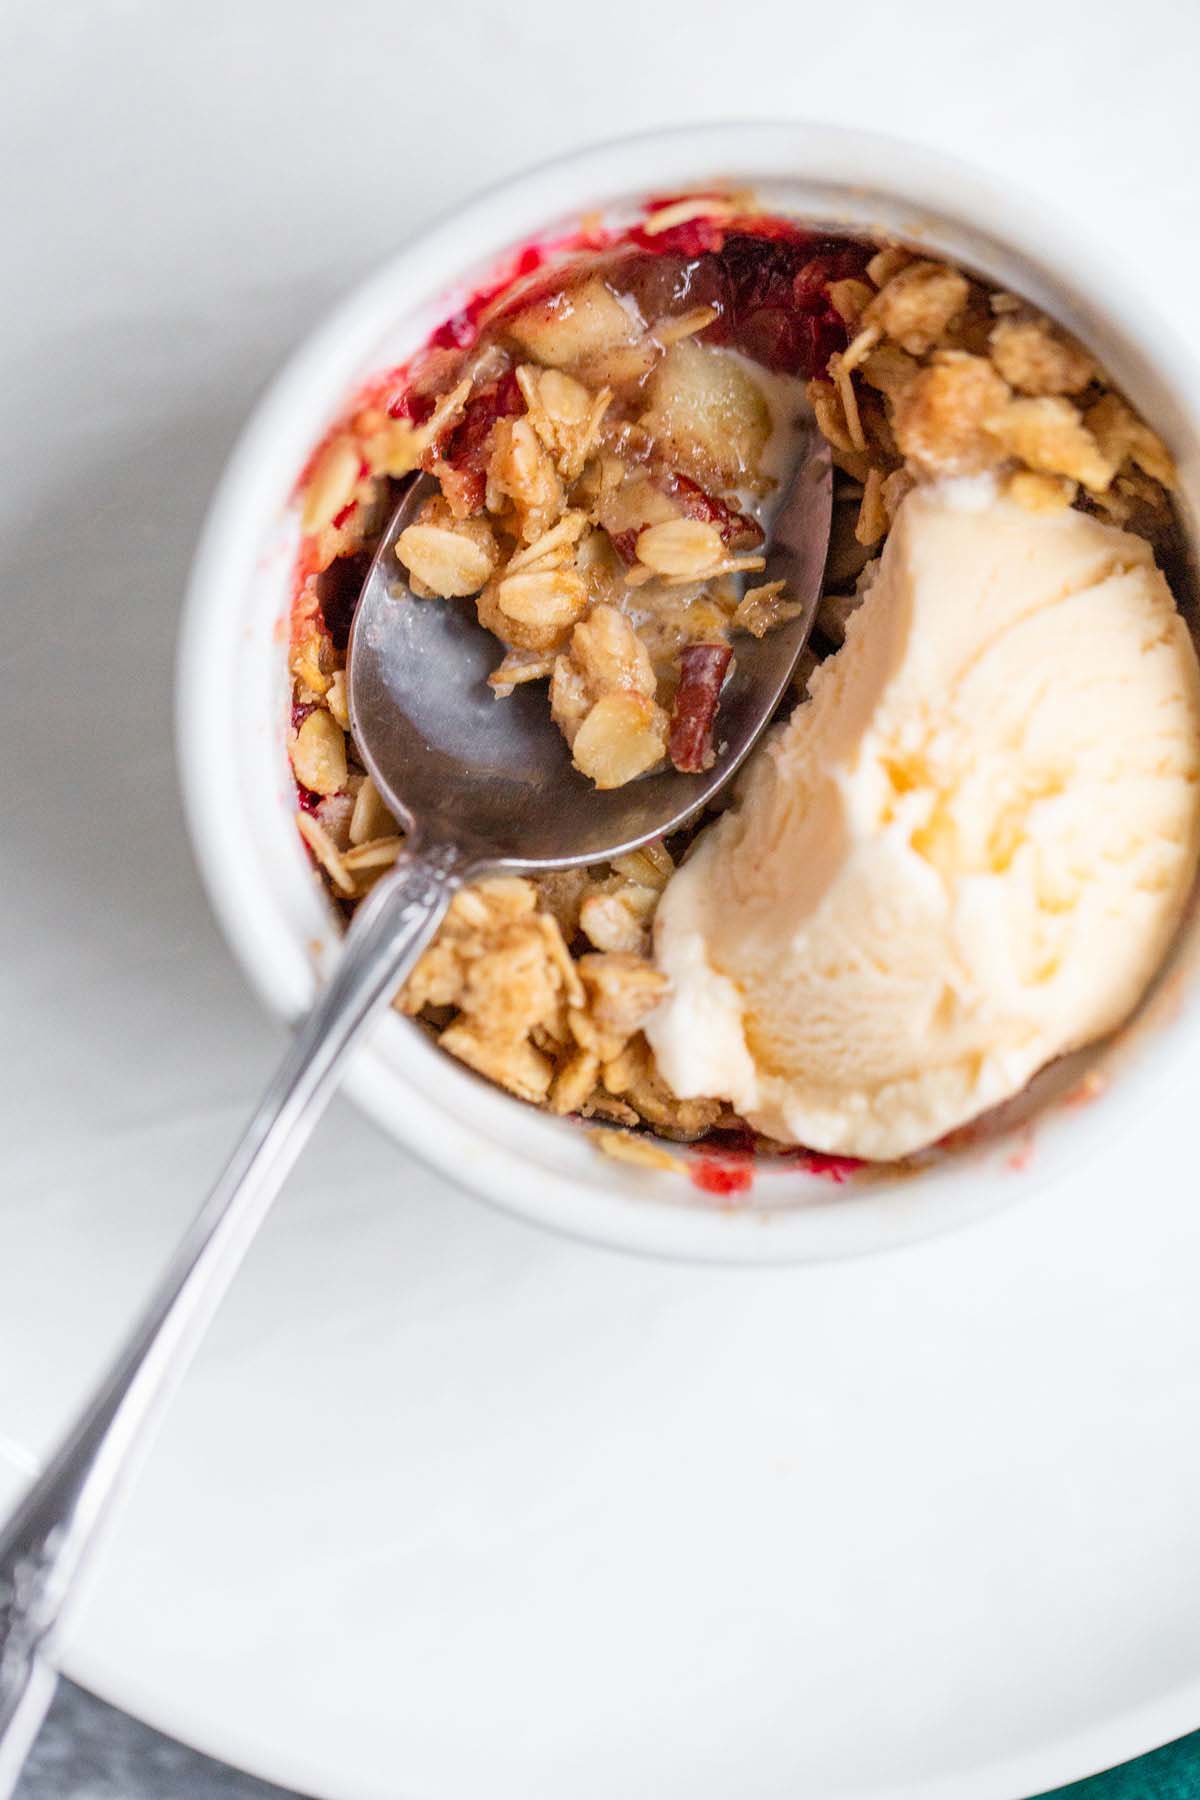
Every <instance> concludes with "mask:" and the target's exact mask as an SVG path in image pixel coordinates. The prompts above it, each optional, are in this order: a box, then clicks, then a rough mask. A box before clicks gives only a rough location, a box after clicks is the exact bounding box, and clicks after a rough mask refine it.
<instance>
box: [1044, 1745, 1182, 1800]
mask: <svg viewBox="0 0 1200 1800" xmlns="http://www.w3.org/2000/svg"><path fill="white" fill-rule="evenodd" d="M1042 1800H1200V1731H1195V1732H1193V1733H1192V1735H1191V1737H1185V1738H1180V1739H1179V1741H1178V1742H1177V1743H1174V1744H1167V1745H1166V1746H1165V1747H1164V1748H1163V1749H1162V1750H1152V1751H1151V1752H1150V1755H1149V1756H1139V1757H1138V1760H1137V1761H1136V1762H1131V1763H1125V1764H1123V1765H1122V1767H1121V1768H1119V1769H1110V1770H1109V1771H1108V1773H1107V1774H1106V1775H1093V1776H1092V1778H1091V1780H1090V1781H1073V1782H1072V1783H1071V1785H1070V1787H1065V1788H1055V1790H1054V1793H1053V1794H1052V1795H1051V1794H1044V1795H1043V1796H1042Z"/></svg>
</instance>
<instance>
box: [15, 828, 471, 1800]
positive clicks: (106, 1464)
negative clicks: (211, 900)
mask: <svg viewBox="0 0 1200 1800" xmlns="http://www.w3.org/2000/svg"><path fill="white" fill-rule="evenodd" d="M468 873H469V865H468V862H467V859H466V858H465V857H464V856H463V855H462V853H461V852H460V851H457V850H454V849H452V848H451V847H448V846H442V845H438V846H434V847H432V848H430V849H429V850H427V851H425V852H423V853H422V852H404V853H402V855H401V860H400V862H399V864H398V865H397V866H396V868H395V869H394V870H392V871H391V872H390V873H389V874H388V875H387V876H385V877H384V879H383V880H382V881H380V882H379V883H378V885H377V886H376V887H375V889H374V891H373V892H372V893H371V894H370V895H369V896H368V898H367V899H366V900H365V901H364V902H363V904H362V905H361V906H360V907H359V908H358V910H357V912H356V913H355V916H354V922H353V924H352V925H351V927H350V929H349V931H348V932H347V934H346V941H345V946H344V948H343V950H342V954H341V956H340V958H339V959H338V962H337V965H336V967H335V969H334V972H333V975H332V977H331V979H330V980H329V982H328V983H327V985H326V986H325V987H324V988H323V989H322V991H321V992H320V993H319V995H318V997H317V1000H316V1002H315V1004H314V1005H313V1007H312V1010H311V1011H310V1012H309V1014H308V1016H307V1017H306V1018H305V1019H304V1021H303V1022H302V1024H301V1025H300V1027H299V1030H298V1031H297V1033H296V1036H295V1039H294V1041H293V1043H292V1046H291V1048H290V1050H289V1051H288V1054H287V1055H286V1056H285V1058H284V1060H283V1064H282V1066H281V1068H280V1069H279V1072H278V1073H277V1075H276V1076H275V1079H274V1081H273V1082H272V1083H271V1086H270V1087H269V1088H268V1089H267V1092H266V1094H265V1095H264V1096H263V1100H262V1104H261V1105H260V1106H259V1108H258V1111H257V1112H256V1113H255V1115H254V1117H253V1118H252V1119H251V1121H250V1124H249V1126H248V1127H247V1129H246V1132H245V1134H244V1136H243V1137H242V1140H241V1142H240V1143H239V1144H238V1147H237V1149H236V1150H235V1151H234V1153H233V1156H232V1158H231V1159H230V1161H229V1163H228V1165H227V1167H226V1169H225V1172H224V1174H223V1175H222V1176H221V1178H220V1180H219V1181H218V1182H217V1185H216V1187H215V1188H214V1189H213V1191H212V1193H211V1194H210V1195H209V1198H208V1200H207V1201H206V1202H205V1204H204V1206H203V1207H202V1208H201V1210H200V1212H199V1213H198V1215H197V1216H196V1218H195V1220H194V1221H193V1223H192V1225H191V1227H190V1228H189V1230H188V1232H187V1235H186V1236H185V1237H184V1239H183V1242H182V1243H181V1244H180V1246H179V1249H178V1250H177V1251H176V1253H175V1256H174V1258H173V1260H172V1262H171V1264H170V1266H169V1268H168V1269H167V1271H166V1273H165V1275H164V1276H163V1278H162V1280H161V1282H160V1283H159V1286H158V1288H157V1289H156V1291H155V1292H154V1294H153V1297H152V1298H151V1300H150V1302H149V1304H148V1306H147V1307H146V1310H145V1312H144V1313H143V1315H142V1317H141V1319H140V1321H139V1323H138V1324H137V1326H136V1327H135V1329H134V1330H133V1331H132V1332H131V1333H130V1336H129V1338H128V1339H127V1341H126V1343H125V1344H124V1346H123V1348H122V1349H121V1350H120V1352H119V1353H118V1355H117V1357H116V1359H115V1360H114V1362H113V1363H112V1365H111V1367H110V1368H109V1370H108V1373H107V1374H106V1375H105V1377H104V1379H103V1381H102V1382H101V1383H100V1385H99V1387H98V1388H97V1389H96V1391H95V1393H94V1394H93V1396H92V1399H91V1401H90V1402H89V1404H88V1405H87V1406H86V1407H85V1408H84V1410H83V1412H82V1413H81V1414H80V1416H79V1418H78V1419H77V1420H76V1422H75V1424H74V1425H73V1426H72V1428H71V1430H70V1431H69V1432H68V1433H67V1435H66V1436H65V1437H64V1438H63V1440H62V1442H61V1443H60V1444H59V1445H58V1447H57V1449H56V1450H55V1451H54V1452H53V1454H52V1455H51V1457H50V1459H49V1461H48V1462H47V1464H46V1466H45V1468H44V1469H43V1471H42V1473H41V1474H40V1475H39V1476H38V1477H37V1479H36V1480H35V1481H34V1483H33V1485H32V1487H31V1488H30V1489H29V1490H28V1492H27V1493H26V1494H25V1496H24V1498H23V1499H22V1500H21V1501H20V1503H19V1504H18V1506H17V1507H16V1510H15V1511H14V1512H13V1513H12V1514H11V1515H10V1517H9V1518H8V1519H7V1520H6V1521H5V1522H4V1523H3V1524H0V1800H8V1796H9V1795H10V1794H11V1793H12V1791H13V1788H14V1787H15V1785H16V1782H17V1777H18V1775H19V1774H20V1771H21V1766H22V1764H23V1763H24V1760H25V1757H26V1755H27V1754H28V1751H29V1749H30V1746H31V1745H32V1743H33V1740H34V1738H35V1737H36V1735H37V1731H38V1727H39V1726H40V1724H41V1722H42V1719H43V1718H44V1716H45V1713H46V1709H47V1708H48V1706H49V1704H50V1700H51V1698H52V1695H53V1692H54V1686H55V1682H56V1679H57V1677H56V1674H55V1670H54V1662H53V1649H54V1639H55V1633H56V1630H57V1628H58V1625H59V1621H60V1618H61V1615H62V1613H63V1608H64V1605H65V1603H66V1601H67V1599H68V1595H69V1594H70V1593H71V1592H72V1590H73V1589H74V1586H75V1582H76V1577H77V1575H78V1574H79V1571H80V1566H81V1564H82V1563H83V1562H84V1559H85V1557H86V1555H87V1552H88V1551H89V1549H90V1547H91V1545H92V1543H93V1541H94V1539H95V1537H96V1533H97V1530H98V1528H99V1527H100V1525H101V1523H102V1522H103V1520H104V1518H105V1517H106V1516H107V1514H108V1512H109V1510H110V1506H111V1503H112V1502H113V1500H114V1498H115V1497H116V1496H117V1494H118V1492H119V1491H120V1490H121V1489H122V1488H123V1487H124V1486H125V1484H126V1483H127V1481H128V1479H129V1477H130V1474H131V1470H132V1468H133V1466H134V1465H135V1463H136V1461H137V1459H138V1457H139V1456H140V1455H141V1453H142V1452H144V1450H145V1448H146V1445H147V1441H148V1438H149V1435H150V1432H151V1429H152V1428H153V1426H154V1425H155V1424H156V1423H157V1421H158V1419H159V1418H160V1416H161V1414H162V1411H163V1409H164V1406H165V1403H166V1401H167V1400H168V1398H169V1397H170V1395H171V1393H172V1392H173V1391H174V1388H175V1385H176V1383H177V1382H178V1381H179V1380H180V1378H181V1376H182V1375H183V1372H184V1370H185V1369H186V1368H187V1365H188V1363H189V1362H190V1360H191V1357H192V1355H193V1354H194V1352H195V1350H196V1348H197V1346H198V1345H199V1343H200V1340H201V1338H202V1337H203V1335H204V1332H205V1330H206V1329H207V1327H208V1324H209V1322H210V1320H211V1319H212V1316H213V1314H214V1312H215V1311H216V1309H217V1306H218V1304H219V1303H220V1300H221V1298H222V1296H223V1295H224V1293H225V1291H226V1289H227V1288H228V1286H229V1283H230V1282H231V1281H232V1279H233V1277H234V1275H235V1274H236V1272H237V1269H238V1267H239V1265H240V1263H241V1261H242V1258H243V1257H244V1256H245V1254H246V1251H247V1250H248V1249H249V1247H250V1244H251V1242H252V1241H253V1239H254V1235H255V1233H256V1232H257V1231H258V1228H259V1226H260V1225H261V1224H262V1222H263V1220H264V1218H265V1217H266V1215H267V1212H268V1211H269V1209H270V1206H271V1202H272V1201H273V1200H274V1198H275V1196H276V1194H277V1193H278V1191H279V1189H280V1187H281V1185H282V1183H283V1180H284V1178H285V1176H286V1175H287V1173H288V1170H289V1169H290V1168H291V1166H292V1164H293V1162H294V1161H295V1159H296V1157H297V1155H298V1154H299V1152H300V1150H301V1148H302V1146H303V1145H304V1143H305V1141H306V1140H307V1138H308V1136H309V1133H310V1132H311V1130H312V1128H313V1126H314V1125H315V1123H316V1121H317V1119H318V1117H319V1116H320V1114H321V1111H322V1110H323V1108H324V1106H325V1104H326V1102H327V1101H328V1100H329V1098H330V1095H331V1094H332V1093H333V1090H334V1087H335V1085H336V1082H337V1078H338V1075H339V1074H340V1072H341V1067H342V1063H343V1061H344V1059H345V1056H346V1054H347V1052H348V1051H349V1049H350V1048H351V1046H352V1045H353V1043H354V1041H355V1039H356V1037H357V1036H358V1034H359V1032H360V1030H361V1029H362V1027H363V1026H364V1025H365V1024H366V1022H367V1021H368V1019H370V1018H371V1017H372V1016H373V1015H374V1014H375V1013H376V1011H377V1010H378V1009H379V1008H380V1007H382V1005H383V1004H384V1003H385V1002H386V1001H387V999H388V998H389V996H390V995H391V994H393V993H394V992H395V990H396V988H397V987H398V986H399V985H400V983H401V982H402V981H403V979H404V977H405V976H406V975H407V973H408V971H409V970H410V969H411V968H412V966H413V964H414V963H415V961H416V960H417V957H418V956H419V955H420V953H421V951H422V950H423V949H424V948H425V946H426V944H427V943H428V942H429V940H430V938H431V937H432V936H433V934H434V932H435V931H436V930H437V927H438V925H439V924H440V922H441V920H442V918H443V917H444V915H445V912H446V908H447V907H448V906H449V904H450V901H451V899H452V898H453V896H454V893H455V891H456V890H457V888H458V887H459V886H460V885H461V884H462V882H463V880H464V879H465V878H466V876H467V874H468Z"/></svg>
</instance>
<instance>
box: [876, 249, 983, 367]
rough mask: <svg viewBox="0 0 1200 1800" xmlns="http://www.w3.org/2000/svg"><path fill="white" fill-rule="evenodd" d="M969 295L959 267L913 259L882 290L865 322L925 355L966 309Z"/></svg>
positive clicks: (904, 345) (906, 346) (906, 347)
mask: <svg viewBox="0 0 1200 1800" xmlns="http://www.w3.org/2000/svg"><path fill="white" fill-rule="evenodd" d="M969 295H970V286H969V283H968V281H967V278H966V276H965V275H961V274H960V273H959V271H958V270H957V269H951V268H948V267H947V266H946V264H945V263H932V262H910V263H908V264H907V266H906V267H904V268H903V269H900V270H899V271H898V272H897V273H896V274H894V275H893V276H892V277H891V279H890V280H889V281H888V282H887V283H886V285H885V286H883V287H882V288H881V289H880V290H879V292H878V293H877V294H876V296H875V298H874V299H873V300H872V301H871V302H870V304H869V305H868V306H867V307H866V308H865V310H864V312H863V315H862V322H863V324H864V325H878V326H879V328H880V330H881V331H882V332H883V334H884V335H885V336H886V337H889V338H891V339H892V341H893V342H894V343H897V344H899V346H900V348H901V349H902V350H907V351H908V353H909V354H910V355H911V356H922V355H923V354H924V353H925V351H927V350H930V349H932V347H933V346H934V344H936V343H937V342H938V340H939V339H940V338H941V337H942V336H943V335H944V334H945V332H946V330H947V328H948V327H949V325H950V324H951V322H952V321H953V320H954V319H956V318H957V317H958V316H959V314H960V313H961V312H963V310H964V309H965V307H966V305H967V300H968V297H969Z"/></svg>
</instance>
